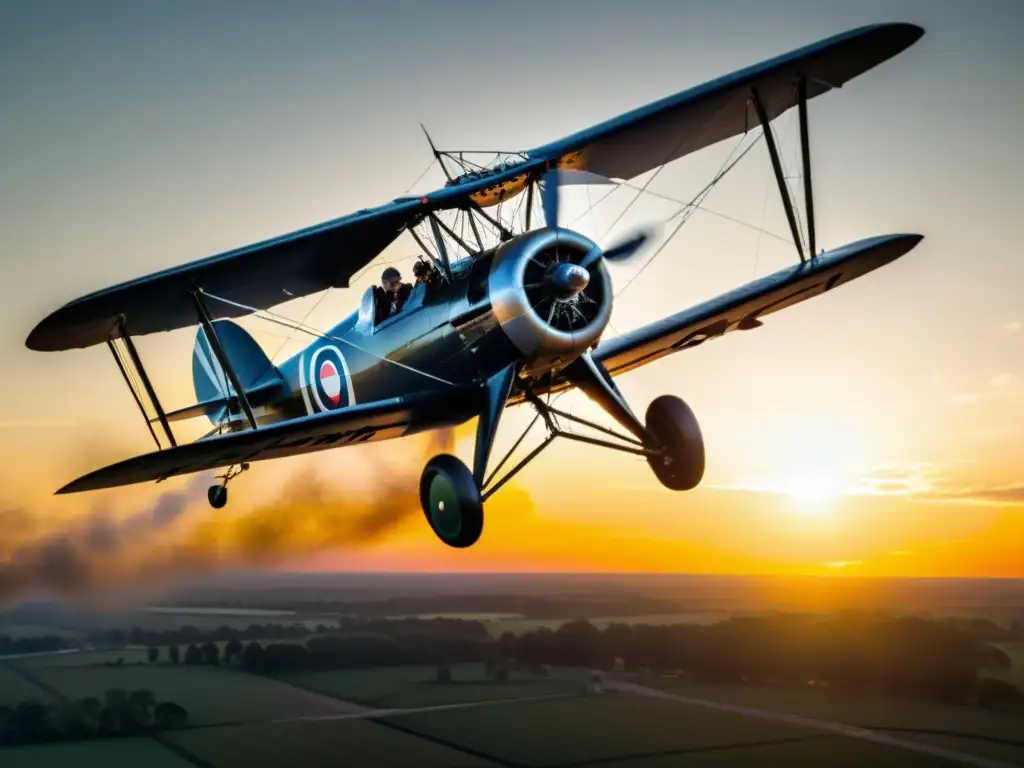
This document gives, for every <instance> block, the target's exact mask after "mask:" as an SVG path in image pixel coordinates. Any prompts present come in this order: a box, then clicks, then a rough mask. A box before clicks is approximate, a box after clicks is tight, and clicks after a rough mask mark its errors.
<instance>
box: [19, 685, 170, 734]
mask: <svg viewBox="0 0 1024 768" xmlns="http://www.w3.org/2000/svg"><path fill="white" fill-rule="evenodd" d="M187 723H188V712H187V711H186V710H185V708H184V707H182V706H181V705H180V704H177V703H175V702H173V701H161V702H157V700H156V697H155V696H154V694H153V692H152V691H151V690H149V689H146V688H140V689H138V690H135V691H131V692H129V691H127V690H125V689H123V688H112V689H110V690H108V691H106V693H105V694H104V696H103V701H100V700H99V699H98V698H96V697H94V696H89V697H86V698H83V699H77V700H75V701H66V702H62V703H60V704H57V705H48V704H41V703H40V702H38V701H34V700H29V701H23V702H21V703H20V704H18V705H17V706H14V707H7V706H0V744H4V745H11V746H13V745H17V744H39V743H43V742H51V741H72V740H75V741H80V740H83V739H96V738H110V737H117V736H138V735H140V734H144V733H152V732H154V731H162V730H169V729H172V728H181V727H182V726H183V725H186V724H187Z"/></svg>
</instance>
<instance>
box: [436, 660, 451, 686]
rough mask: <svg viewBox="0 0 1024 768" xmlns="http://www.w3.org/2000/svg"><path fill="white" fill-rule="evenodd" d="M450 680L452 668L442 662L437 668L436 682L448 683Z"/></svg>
mask: <svg viewBox="0 0 1024 768" xmlns="http://www.w3.org/2000/svg"><path fill="white" fill-rule="evenodd" d="M451 681H452V668H451V667H449V666H448V665H447V664H444V665H442V666H440V667H438V668H437V682H439V683H450V682H451Z"/></svg>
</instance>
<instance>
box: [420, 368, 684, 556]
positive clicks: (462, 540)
mask: <svg viewBox="0 0 1024 768" xmlns="http://www.w3.org/2000/svg"><path fill="white" fill-rule="evenodd" d="M565 374H566V377H567V378H568V380H569V382H570V383H571V384H572V385H573V386H575V387H577V388H578V389H581V390H583V391H584V392H585V393H586V394H587V395H588V396H589V397H590V398H591V399H592V400H594V401H595V402H597V403H598V404H599V405H600V406H601V407H602V408H603V409H604V410H605V411H607V412H608V414H609V415H610V416H612V418H614V419H615V420H616V421H617V422H618V423H619V424H620V425H621V426H622V427H623V428H624V429H626V430H628V431H629V432H630V433H632V434H631V435H623V434H620V433H618V432H616V431H615V430H612V429H608V428H606V427H603V426H601V425H600V424H594V423H593V422H590V421H587V420H586V419H581V418H579V417H577V416H573V415H572V414H569V413H566V412H565V411H561V410H559V409H557V408H555V407H553V406H552V405H550V403H548V402H545V401H544V400H541V398H540V397H539V396H538V395H536V394H535V393H534V392H532V391H531V390H529V389H528V390H527V391H526V399H527V400H528V401H529V402H530V404H531V405H533V407H534V408H535V409H536V411H537V415H536V417H534V419H533V421H531V422H530V424H529V426H528V427H527V428H526V429H525V430H524V431H523V433H522V435H520V436H519V439H518V440H516V442H515V444H514V445H513V446H512V447H511V448H510V449H509V451H508V453H506V454H505V456H504V457H503V458H502V459H501V461H499V462H498V465H497V466H496V467H495V468H494V470H493V471H492V472H491V473H490V474H489V475H488V474H487V462H488V459H489V458H490V453H491V448H492V446H493V443H494V435H495V433H496V432H497V427H498V420H499V419H500V417H501V414H502V412H503V411H504V409H505V404H506V402H507V400H508V396H509V393H510V392H511V388H512V382H513V381H514V379H515V369H514V367H510V368H508V369H506V370H504V371H502V372H500V373H498V374H497V375H495V376H494V377H493V378H492V379H491V380H490V381H489V382H488V384H487V390H486V393H487V402H486V405H485V407H484V409H483V411H482V412H481V414H480V418H479V421H478V422H477V435H476V450H475V453H474V457H473V470H472V471H470V469H469V468H468V467H467V466H466V465H465V464H463V463H462V462H461V461H460V460H459V459H457V458H456V457H454V456H451V455H449V454H442V455H440V456H435V457H434V458H432V459H431V460H430V461H429V462H428V463H427V466H426V467H425V468H424V470H423V475H422V476H421V478H420V505H421V506H422V508H423V512H424V514H425V515H426V517H427V522H428V523H430V527H431V528H432V529H433V531H434V533H435V534H437V537H438V538H439V539H441V541H443V542H444V543H445V544H447V545H448V546H451V547H457V548H460V549H462V548H466V547H470V546H472V545H473V544H475V543H476V542H477V540H478V539H479V538H480V535H481V534H482V533H483V525H484V512H483V505H484V502H485V501H487V499H488V498H490V497H491V496H492V495H493V494H494V493H495V492H497V491H498V489H500V488H501V486H503V485H504V484H505V483H507V482H508V481H509V480H511V479H512V478H513V477H514V476H515V475H516V474H518V473H519V472H520V470H522V469H523V468H524V467H525V466H526V465H527V464H529V463H530V462H531V461H533V459H535V458H536V457H537V455H538V454H540V452H541V451H543V450H544V449H545V448H547V446H548V445H550V444H551V442H552V441H553V440H554V439H555V438H556V437H564V438H567V439H569V440H576V441H579V442H583V443H589V444H591V445H599V446H602V447H605V448H611V449H612V450H616V451H622V452H624V453H632V454H634V455H636V456H643V457H645V458H646V459H647V462H648V464H650V466H651V469H652V470H653V472H654V475H655V477H657V478H658V480H659V481H660V482H661V484H662V485H663V486H665V487H666V488H668V489H670V490H673V491H687V490H690V489H692V488H695V487H696V486H697V485H698V484H699V483H700V481H701V479H702V478H703V476H704V439H703V437H702V435H701V431H700V426H699V425H698V423H697V419H696V417H695V416H694V415H693V411H692V410H690V407H689V406H688V405H687V404H686V403H684V402H683V401H682V400H680V399H679V398H678V397H674V396H671V395H663V396H661V397H659V398H656V399H655V400H654V401H653V402H651V404H650V406H648V408H647V413H646V414H645V420H644V421H645V423H643V424H641V423H640V421H639V419H637V418H636V416H635V415H633V412H632V411H631V410H630V408H629V405H628V404H627V403H626V401H625V399H624V398H623V397H622V394H621V393H620V392H619V390H618V388H617V387H616V386H615V383H614V382H613V381H612V378H611V376H610V375H609V374H608V372H607V371H606V370H605V369H604V366H602V365H601V364H600V363H599V362H598V361H596V360H594V359H593V358H592V357H591V355H590V353H589V352H588V353H586V354H585V355H583V356H581V357H580V358H579V359H578V360H577V361H576V362H575V363H573V364H572V365H570V366H569V367H568V368H567V369H566V370H565ZM538 420H543V421H544V425H545V426H546V427H547V435H546V436H545V438H544V440H543V442H541V444H540V445H538V446H537V447H536V448H534V449H533V450H532V451H530V453H529V454H527V455H526V457H525V458H523V459H522V461H520V462H519V463H518V464H516V465H515V466H514V467H513V468H512V469H510V470H508V471H507V472H506V473H505V475H504V476H503V477H501V478H500V479H499V480H497V481H495V477H496V476H497V474H498V473H499V472H500V471H501V468H502V467H503V466H505V463H506V462H507V461H508V460H509V458H510V457H511V456H512V454H513V453H514V452H515V451H516V449H517V448H518V447H519V445H520V444H521V443H522V442H523V440H524V439H525V438H526V435H527V433H528V432H529V431H530V430H531V429H532V428H533V425H534V424H536V423H537V421H538ZM560 420H564V421H567V422H573V423H576V424H579V425H581V426H584V427H588V428H590V429H593V430H595V431H597V432H600V433H602V434H604V435H607V436H609V437H611V438H614V441H612V440H608V439H604V438H599V437H591V436H588V435H581V434H577V433H575V432H568V431H566V430H564V429H563V428H562V426H561V423H560Z"/></svg>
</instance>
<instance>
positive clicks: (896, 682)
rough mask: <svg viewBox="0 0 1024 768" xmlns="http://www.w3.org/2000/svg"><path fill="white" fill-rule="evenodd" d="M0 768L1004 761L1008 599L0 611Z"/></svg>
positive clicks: (437, 589)
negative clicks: (66, 767) (64, 767)
mask: <svg viewBox="0 0 1024 768" xmlns="http://www.w3.org/2000/svg"><path fill="white" fill-rule="evenodd" d="M0 636H2V638H0V653H2V655H3V658H2V660H0V663H2V667H0V733H2V738H3V746H2V747H0V765H3V766H5V768H6V767H8V766H10V768H22V766H25V767H28V766H33V767H36V766H50V765H54V766H57V765H70V764H75V765H97V766H98V765H103V766H113V767H116V766H122V765H124V766H134V765H147V766H157V767H158V768H162V767H163V766H167V767H168V768H173V767H175V766H177V767H178V768H186V767H187V766H202V767H203V768H211V767H215V768H233V767H234V766H276V765H291V764H302V765H310V766H315V765H339V764H342V765H383V766H389V765H417V766H523V767H528V766H529V767H533V766H536V767H538V768H540V767H541V766H544V767H550V768H554V767H555V766H611V767H612V768H620V767H621V768H627V767H628V768H661V766H675V765H680V764H686V765H697V766H719V765H722V766H725V765H737V764H751V763H756V764H763V765H775V764H794V763H799V764H800V765H829V766H836V765H840V766H843V765H851V766H852V765H865V764H869V763H870V764H873V765H879V766H888V765H892V766H905V765H909V766H951V765H964V764H969V765H979V766H1002V765H1024V695H1022V693H1021V691H1022V690H1024V584H1021V583H1020V582H1019V581H1012V580H1006V581H998V580H920V581H918V580H905V581H891V582H883V581H863V582H858V581H856V580H832V581H816V580H813V579H781V578H780V579H771V578H767V577H765V578H741V577H685V576H664V577H663V576H629V575H623V576H611V575H609V576H599V575H595V576H586V575H579V574H576V575H565V576H563V575H550V576H543V575H516V576H497V575H486V576H475V577H474V578H473V579H471V580H469V579H466V578H465V577H457V576H445V575H427V576H412V575H409V576H403V575H400V574H389V575H380V576H374V575H370V574H361V575H330V574H301V575H299V574H296V575H289V574H276V575H275V574H264V575H254V576H252V577H237V576H234V577H231V578H220V579H214V580H208V581H206V582H204V583H201V584H194V585H191V586H187V587H179V588H177V589H175V590H172V591H168V592H167V593H165V594H163V595H161V596H160V597H159V599H151V600H149V601H147V602H145V603H141V604H135V605H129V604H127V603H124V604H121V605H118V606H111V605H106V606H104V607H102V608H101V607H96V606H89V607H87V606H84V605H80V604H79V605H70V604H57V603H46V602H36V603H26V604H23V605H21V606H19V607H17V608H12V609H10V610H7V611H6V612H4V613H2V614H0Z"/></svg>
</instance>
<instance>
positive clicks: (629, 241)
mask: <svg viewBox="0 0 1024 768" xmlns="http://www.w3.org/2000/svg"><path fill="white" fill-rule="evenodd" d="M581 173H582V174H583V175H584V176H586V177H588V178H589V177H593V176H594V174H590V173H587V172H584V171H575V170H566V169H562V168H558V167H553V168H549V169H548V170H547V171H546V172H545V174H544V176H543V177H541V179H540V182H539V185H540V200H541V206H542V208H543V209H544V224H545V226H547V227H550V228H556V227H558V213H559V210H558V209H559V189H560V187H561V186H563V185H564V184H567V183H568V184H572V180H573V177H574V175H577V174H581ZM598 178H603V177H598ZM652 235H653V232H652V231H651V230H649V229H641V230H637V231H635V232H634V233H633V234H631V235H630V236H629V237H627V238H626V239H625V240H622V241H620V242H619V243H617V244H615V245H612V246H610V247H608V248H605V249H602V248H600V247H596V246H595V247H594V248H593V249H592V250H591V251H590V252H589V253H587V254H586V256H584V257H583V259H582V260H581V261H580V262H579V263H576V264H573V263H570V262H565V263H561V264H558V265H557V266H556V267H555V268H554V269H553V271H552V272H551V274H550V278H549V279H550V281H551V286H552V288H553V289H554V291H555V293H556V294H557V296H558V298H559V299H561V300H562V301H565V300H568V299H571V298H572V297H574V296H576V295H577V294H579V293H580V292H581V291H583V290H584V289H585V288H586V287H587V285H588V284H589V283H590V272H589V270H590V269H591V268H592V267H593V266H594V265H595V264H596V263H597V261H598V260H599V259H601V258H604V259H607V260H608V261H613V262H614V261H620V262H621V261H626V260H628V259H629V258H630V257H632V256H633V255H634V254H636V253H637V252H638V251H639V250H640V248H641V246H643V244H644V243H646V242H647V241H648V240H649V239H650V238H651V237H652Z"/></svg>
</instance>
